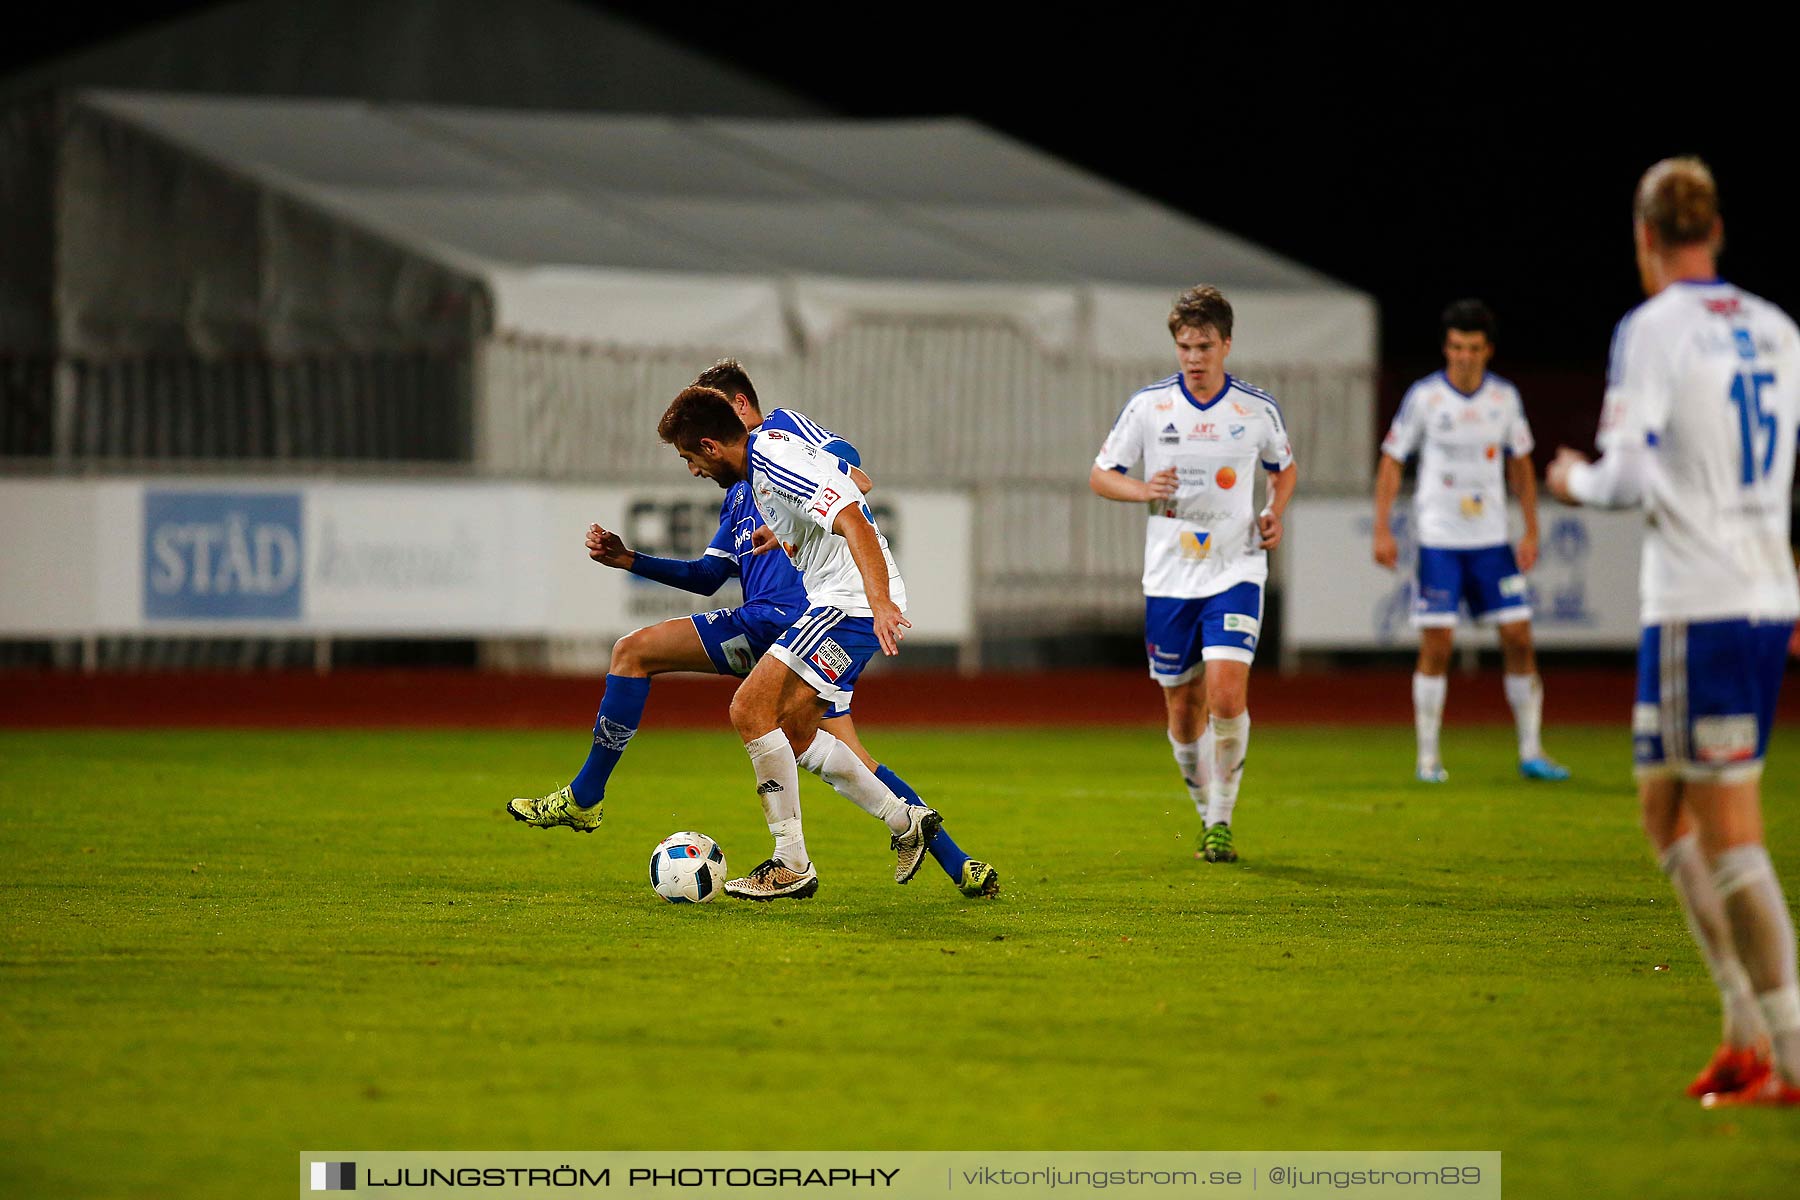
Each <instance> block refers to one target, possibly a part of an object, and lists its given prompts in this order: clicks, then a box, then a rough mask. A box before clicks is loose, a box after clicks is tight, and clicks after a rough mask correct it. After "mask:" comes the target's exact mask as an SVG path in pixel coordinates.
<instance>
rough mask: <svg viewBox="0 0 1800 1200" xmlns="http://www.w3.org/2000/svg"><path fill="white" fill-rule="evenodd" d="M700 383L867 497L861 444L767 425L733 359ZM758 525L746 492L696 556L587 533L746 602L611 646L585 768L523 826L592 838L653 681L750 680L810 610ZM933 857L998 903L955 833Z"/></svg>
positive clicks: (814, 430)
mask: <svg viewBox="0 0 1800 1200" xmlns="http://www.w3.org/2000/svg"><path fill="white" fill-rule="evenodd" d="M694 386H696V387H712V388H716V389H718V390H719V391H720V392H721V393H722V394H724V395H726V396H727V397H728V398H729V403H730V404H731V406H732V409H733V411H734V412H736V414H737V416H738V419H739V421H740V422H741V423H742V424H743V426H744V427H745V428H747V429H752V430H755V429H769V430H779V431H781V432H783V433H785V434H788V435H790V436H792V437H795V438H798V439H800V440H802V441H805V442H807V443H809V444H811V445H815V446H818V447H820V448H822V449H825V450H828V451H829V452H831V453H832V454H834V455H836V456H837V457H839V458H840V459H842V460H844V461H845V462H847V463H848V464H850V466H851V468H852V476H853V478H854V479H855V480H856V482H857V483H858V485H859V487H860V488H861V489H862V490H863V491H864V492H866V491H867V490H868V488H869V486H870V484H869V479H868V476H867V475H865V474H864V473H863V472H862V470H861V467H860V465H859V464H860V462H861V457H860V455H859V454H858V453H857V450H856V447H855V446H853V445H851V444H850V443H849V442H848V441H846V440H844V439H843V438H840V437H838V436H837V435H836V434H834V433H832V432H831V431H830V430H828V429H825V428H824V427H822V426H820V425H819V424H818V423H817V422H814V421H813V420H811V419H810V418H808V417H806V416H805V415H804V414H802V413H798V412H795V411H794V410H792V409H786V408H778V409H774V410H773V411H771V412H769V413H768V414H767V415H766V416H765V415H764V414H763V412H762V411H761V407H760V405H759V403H758V401H757V396H756V389H755V386H754V385H753V384H752V383H751V381H750V376H749V374H748V373H747V372H746V371H745V370H744V368H743V367H742V366H740V365H739V364H738V363H737V362H736V360H734V359H726V360H724V361H722V362H719V363H717V364H715V365H714V366H712V367H709V368H708V369H707V370H706V371H704V372H702V373H701V375H700V377H699V378H698V379H697V380H695V383H694ZM761 523H762V520H761V517H760V516H759V515H758V514H757V511H756V506H755V504H754V503H753V502H752V500H751V497H750V491H749V488H748V487H747V486H745V485H742V484H739V485H734V486H733V487H731V488H730V489H729V490H728V492H727V495H726V498H725V503H724V505H723V506H721V508H720V512H719V529H718V532H717V533H716V534H714V536H713V539H712V544H711V545H709V546H708V547H707V549H706V553H705V554H703V555H702V556H701V557H700V558H698V559H693V560H680V559H665V558H656V557H652V556H651V555H647V554H639V553H636V552H635V551H633V550H631V549H629V548H628V547H627V546H626V545H625V543H624V541H623V540H622V539H621V538H620V537H619V536H618V534H616V533H613V532H612V531H610V530H607V529H605V528H603V527H601V526H599V525H593V526H590V527H589V529H588V535H587V547H588V554H589V556H590V557H591V558H593V559H594V561H595V562H598V563H602V564H604V565H606V566H609V567H615V568H618V569H621V570H626V571H630V572H631V573H632V574H634V575H638V576H641V577H643V578H645V579H651V580H654V581H656V582H658V583H663V584H667V585H668V586H670V587H676V588H681V589H683V590H684V591H689V592H694V593H696V594H698V595H702V596H710V595H712V594H713V593H714V592H716V591H718V590H719V588H720V587H721V586H722V585H723V584H724V582H725V580H726V579H728V578H730V577H731V576H732V575H737V576H738V577H739V579H740V581H741V583H742V586H743V596H744V602H743V604H742V605H740V606H739V607H737V608H726V609H715V610H713V611H712V612H706V613H696V614H694V615H693V616H692V617H677V618H675V619H673V620H669V621H663V622H660V623H659V624H656V625H649V626H646V627H644V628H643V629H639V630H636V631H634V632H632V633H630V634H627V635H626V636H625V637H623V638H621V639H620V640H619V641H618V643H617V644H615V645H614V647H613V655H612V663H611V666H610V668H609V671H608V674H607V679H606V691H605V694H604V695H603V696H602V698H601V702H600V711H599V713H598V715H597V716H596V718H595V722H594V741H593V745H592V747H591V748H590V750H589V752H588V758H587V761H586V762H585V763H584V764H583V765H582V768H581V770H580V771H579V772H578V773H577V774H576V776H575V779H574V780H573V782H571V783H570V784H569V785H567V786H566V787H563V788H559V789H558V790H557V791H555V792H552V793H551V794H550V795H548V796H542V797H538V798H535V799H534V798H527V797H518V798H516V799H514V800H513V801H512V802H511V803H510V804H509V805H508V806H507V807H508V811H509V812H511V813H512V815H513V817H514V818H515V819H516V820H519V821H523V822H525V823H527V824H530V825H535V826H539V827H541V828H548V827H553V826H556V825H567V826H569V827H571V828H574V829H580V830H583V831H586V832H592V831H593V830H594V829H596V828H598V827H599V824H600V819H601V815H602V813H603V811H604V810H603V805H602V801H603V799H604V797H605V794H606V785H607V782H608V780H609V779H610V778H611V775H612V771H613V768H614V767H615V766H617V764H618V762H619V759H620V758H621V757H622V756H623V755H624V753H625V749H626V746H627V745H628V744H629V742H630V740H631V738H632V735H633V734H635V733H636V732H637V729H638V725H639V724H640V722H641V721H642V719H643V714H644V708H645V705H646V703H647V702H648V699H649V694H650V681H651V679H652V677H654V676H656V675H661V674H666V673H668V672H673V671H698V672H716V673H718V674H721V675H736V676H739V677H740V678H741V677H743V676H744V675H747V674H749V672H750V669H751V667H753V666H754V665H755V663H756V661H757V659H759V658H760V657H762V655H763V653H764V652H765V651H766V650H767V649H768V648H769V646H770V645H772V644H773V643H774V641H775V639H776V638H777V637H779V636H780V634H781V632H782V631H783V630H785V629H786V628H787V627H788V625H789V624H791V623H792V622H793V621H794V620H795V619H796V618H797V617H798V615H799V614H800V613H801V612H803V611H804V610H805V608H806V591H805V588H804V587H803V586H802V584H801V581H800V576H799V574H798V573H797V572H796V571H795V570H794V567H793V565H792V564H791V563H789V562H788V561H787V560H786V558H785V557H784V556H782V555H779V554H769V555H761V556H755V555H753V553H752V549H751V540H752V536H753V534H754V532H755V530H756V529H757V527H758V526H759V525H761ZM823 727H824V728H825V729H826V731H827V732H829V733H831V734H832V735H833V737H835V738H836V739H837V740H838V741H840V742H842V743H843V744H844V745H846V746H848V747H849V748H850V750H851V752H852V753H854V754H855V755H856V756H857V758H858V759H859V760H860V761H861V762H862V764H863V766H864V767H866V768H867V769H868V770H869V771H872V772H874V773H875V775H876V776H877V777H878V778H879V779H880V780H881V781H882V782H883V783H884V784H886V785H887V787H888V788H889V789H891V790H892V791H893V792H894V793H896V794H897V795H899V796H900V797H901V798H902V799H903V800H904V801H905V802H906V803H908V804H911V805H918V806H921V807H922V806H923V805H924V801H923V800H921V799H920V798H919V795H918V793H917V792H915V791H914V790H913V789H912V787H911V786H910V785H909V784H908V783H907V782H906V781H905V780H904V779H902V778H900V776H898V775H897V774H895V773H894V772H893V771H892V770H891V769H890V768H888V767H886V766H883V765H882V764H880V763H878V762H876V761H875V759H874V758H873V757H872V756H870V754H869V752H868V751H867V749H865V748H864V746H863V744H862V742H861V740H860V739H859V738H858V737H857V734H856V726H855V724H854V723H853V722H852V721H851V718H850V711H849V706H848V704H847V703H846V704H844V705H841V706H834V707H833V708H832V709H831V710H830V711H829V712H827V713H826V715H825V718H824V722H823ZM928 849H929V851H930V853H931V856H932V858H933V859H935V860H936V861H937V863H938V865H939V866H941V867H942V868H943V869H944V873H945V874H946V875H948V876H949V877H950V880H951V882H953V883H955V884H956V885H957V886H958V888H959V889H961V891H962V892H963V894H964V895H967V896H971V897H973V896H992V895H996V894H998V892H999V890H1000V873H999V872H998V871H996V870H995V869H994V868H993V866H992V865H990V864H988V863H985V862H981V861H979V860H977V859H973V858H970V857H969V856H968V855H967V854H965V853H964V852H963V851H962V849H961V847H959V846H958V845H957V844H956V842H955V841H954V840H953V839H952V838H951V837H950V835H949V834H948V833H946V832H943V831H942V830H940V831H939V832H938V833H937V834H936V835H935V836H934V837H933V838H932V839H931V840H930V843H929V846H928Z"/></svg>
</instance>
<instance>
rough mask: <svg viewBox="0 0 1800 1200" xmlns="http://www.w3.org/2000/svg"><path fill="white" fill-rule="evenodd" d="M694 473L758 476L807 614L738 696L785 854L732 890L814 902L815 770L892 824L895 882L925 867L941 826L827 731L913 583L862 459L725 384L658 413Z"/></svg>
mask: <svg viewBox="0 0 1800 1200" xmlns="http://www.w3.org/2000/svg"><path fill="white" fill-rule="evenodd" d="M656 432H657V435H658V436H659V437H661V438H662V440H663V441H664V442H665V443H667V444H668V445H670V446H673V447H675V449H676V451H677V452H678V453H679V454H680V455H681V459H682V461H683V462H685V463H686V464H687V466H688V470H689V471H690V472H691V473H692V474H694V475H695V476H698V477H703V478H706V479H710V480H712V481H713V482H714V483H716V484H718V485H719V486H720V487H722V488H725V489H726V490H728V491H729V490H730V489H731V488H732V487H734V486H736V485H737V484H739V483H744V484H748V485H749V488H750V492H751V494H752V495H753V496H754V497H755V504H756V510H757V512H758V513H759V514H760V515H761V517H762V519H763V521H764V522H765V524H766V525H767V527H768V530H769V534H770V537H769V538H768V539H767V540H765V541H763V542H761V543H760V545H761V546H762V547H764V548H767V549H773V548H775V547H779V548H780V550H781V552H782V553H783V554H785V555H786V557H787V558H788V559H789V560H790V561H791V562H792V563H793V564H794V567H795V569H796V570H797V571H798V572H799V574H800V578H801V580H802V582H803V583H804V585H805V587H806V604H807V608H806V611H805V612H804V613H803V614H802V615H801V616H800V617H799V618H798V619H797V620H796V621H795V622H794V623H793V624H792V625H790V626H789V627H788V628H787V629H786V630H784V631H783V632H782V633H781V635H780V637H778V638H777V639H776V641H775V644H774V645H772V646H770V647H769V652H768V653H767V654H766V655H764V656H763V658H762V659H761V660H760V661H758V662H757V664H756V666H755V668H754V669H753V670H752V671H751V672H750V674H749V675H748V676H747V677H746V678H745V680H744V683H743V684H742V686H740V687H739V688H738V690H737V694H736V695H735V696H733V697H732V700H731V723H732V725H733V727H734V728H736V730H737V732H738V736H739V737H741V738H742V739H743V740H744V750H745V752H746V753H747V754H748V755H749V757H750V764H751V767H752V768H753V770H754V771H755V772H756V797H757V801H758V803H759V804H760V805H761V806H762V810H763V816H764V818H765V819H766V821H767V823H768V827H769V832H770V834H772V835H773V836H774V839H775V847H774V851H773V853H771V854H770V856H769V857H768V858H767V859H765V860H764V861H763V862H762V863H760V864H758V865H757V866H756V867H755V868H754V869H752V870H751V872H750V873H749V874H748V875H745V876H743V877H742V878H738V879H727V880H726V881H725V884H724V888H723V890H724V892H725V894H726V895H727V896H736V897H739V898H741V899H745V900H760V901H768V900H777V899H784V898H786V899H805V898H806V897H808V896H811V895H812V894H813V893H814V892H816V891H817V890H818V887H819V876H818V872H817V870H816V868H815V866H814V864H813V862H812V859H811V857H810V856H809V855H808V854H807V850H806V836H805V832H804V830H803V828H802V824H801V815H800V804H799V799H800V797H799V782H798V773H799V772H800V771H802V770H805V771H810V772H811V773H813V774H815V775H818V776H819V777H820V778H822V779H824V780H825V781H826V782H827V783H829V784H831V786H832V787H833V788H834V789H835V790H836V791H837V792H838V793H839V794H840V795H842V796H844V797H845V798H846V799H848V800H850V801H851V802H852V803H854V804H855V805H856V806H857V807H858V808H861V809H862V810H863V811H864V812H866V813H868V814H869V815H870V816H872V817H874V818H875V819H877V820H878V821H880V822H881V823H882V825H883V826H884V827H885V828H886V829H887V831H888V833H889V841H888V845H889V847H890V848H891V849H893V850H894V852H895V855H896V857H895V863H894V881H895V882H896V883H905V882H906V881H907V880H909V879H911V878H912V877H913V874H914V873H915V872H917V871H918V869H919V864H920V863H921V861H923V859H924V857H925V853H926V848H927V847H928V846H929V845H930V843H931V841H932V839H933V837H934V835H935V834H936V833H937V831H938V829H939V827H940V826H941V825H942V824H943V818H942V817H940V816H939V815H938V814H937V812H936V811H935V810H933V809H931V808H929V807H925V806H922V805H908V804H906V803H905V802H904V801H902V800H901V799H900V797H899V796H897V795H896V794H895V793H894V792H893V790H892V789H890V788H889V787H888V786H887V785H886V784H885V783H883V782H882V780H881V779H879V778H878V777H877V776H876V775H875V774H874V773H873V772H871V771H869V770H868V768H867V766H866V764H864V763H863V762H862V760H861V759H860V758H859V757H858V756H857V755H856V754H855V753H853V752H852V751H851V750H850V748H849V747H847V746H844V745H842V744H841V743H840V742H839V741H838V740H837V738H836V737H834V736H833V735H832V734H831V733H830V732H829V731H827V730H824V729H822V728H820V724H821V721H822V719H823V718H824V717H825V716H826V715H827V713H828V712H830V711H831V710H832V709H833V708H834V707H835V706H843V707H848V705H849V702H850V700H851V698H852V697H853V695H854V694H855V689H856V682H857V680H858V678H859V677H860V676H861V674H862V671H863V669H864V667H866V666H867V665H868V663H869V661H870V660H871V659H872V658H873V657H874V656H875V655H876V654H877V653H881V654H889V655H891V654H895V653H898V651H899V642H900V638H901V637H902V635H903V631H904V630H905V629H906V627H907V626H908V625H910V624H911V622H909V621H908V620H907V619H906V583H905V581H904V580H903V579H902V578H901V577H900V569H899V566H898V565H897V564H896V563H895V561H894V556H893V553H892V551H891V550H890V548H889V547H888V544H887V539H886V538H885V537H883V536H882V534H881V531H880V529H879V528H878V527H877V526H876V524H875V520H874V515H873V513H872V512H871V511H870V509H869V506H868V505H867V504H866V503H865V502H864V499H863V493H862V489H861V488H859V487H858V486H857V484H856V482H855V480H854V477H853V476H854V472H853V469H852V468H851V466H850V464H849V463H847V462H845V461H844V460H843V459H841V458H839V457H837V456H836V455H834V454H831V453H829V452H827V451H825V450H823V449H821V448H820V447H818V446H816V445H813V444H812V443H811V442H808V441H805V440H803V439H801V438H798V437H795V436H794V435H793V434H790V433H787V432H785V431H783V430H779V429H776V430H771V429H760V430H755V431H746V430H745V429H744V426H743V422H742V420H741V419H740V418H739V417H738V416H737V415H736V414H735V413H734V412H733V410H732V406H731V402H730V401H729V400H728V399H727V398H726V397H725V395H724V394H723V393H721V392H720V391H719V390H718V389H717V388H708V387H691V388H688V389H686V390H685V391H683V392H682V393H681V394H680V395H679V396H677V397H676V398H675V399H674V401H673V402H672V403H671V404H670V405H669V408H668V410H667V411H666V412H664V413H663V417H662V420H661V421H659V422H658V423H657V428H656Z"/></svg>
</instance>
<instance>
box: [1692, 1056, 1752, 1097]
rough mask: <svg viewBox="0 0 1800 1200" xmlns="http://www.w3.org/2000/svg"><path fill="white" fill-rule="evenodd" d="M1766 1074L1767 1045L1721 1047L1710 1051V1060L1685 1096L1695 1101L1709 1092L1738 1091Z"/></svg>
mask: <svg viewBox="0 0 1800 1200" xmlns="http://www.w3.org/2000/svg"><path fill="white" fill-rule="evenodd" d="M1768 1073H1769V1051H1768V1047H1767V1046H1726V1045H1722V1046H1720V1047H1719V1048H1718V1049H1717V1050H1715V1051H1713V1056H1712V1061H1711V1062H1709V1063H1707V1064H1706V1066H1705V1068H1704V1069H1703V1070H1702V1071H1701V1072H1700V1074H1698V1075H1696V1076H1695V1077H1694V1082H1692V1083H1690V1084H1688V1085H1687V1094H1688V1095H1690V1096H1692V1097H1693V1098H1694V1099H1696V1100H1698V1099H1699V1098H1700V1097H1702V1096H1704V1095H1707V1094H1708V1093H1709V1092H1735V1091H1740V1090H1741V1089H1743V1088H1746V1087H1748V1086H1749V1085H1751V1084H1752V1083H1756V1082H1758V1081H1760V1080H1761V1079H1762V1077H1763V1076H1764V1075H1767V1074H1768Z"/></svg>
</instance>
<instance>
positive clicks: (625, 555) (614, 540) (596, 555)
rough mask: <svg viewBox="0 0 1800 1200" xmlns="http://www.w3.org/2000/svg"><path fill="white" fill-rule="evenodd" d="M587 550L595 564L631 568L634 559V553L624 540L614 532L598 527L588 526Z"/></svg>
mask: <svg viewBox="0 0 1800 1200" xmlns="http://www.w3.org/2000/svg"><path fill="white" fill-rule="evenodd" d="M587 550H588V557H589V558H591V559H593V560H594V561H595V562H597V563H604V564H605V565H606V566H609V567H619V568H621V569H624V568H628V567H630V566H631V560H632V558H633V557H634V555H633V554H632V552H631V551H629V550H627V549H626V548H625V541H624V539H623V538H621V537H620V536H619V535H618V534H616V533H614V532H613V531H612V530H610V529H603V528H601V527H600V526H598V525H589V526H588V531H587Z"/></svg>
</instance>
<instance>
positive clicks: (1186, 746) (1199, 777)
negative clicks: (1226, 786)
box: [1169, 725, 1213, 818]
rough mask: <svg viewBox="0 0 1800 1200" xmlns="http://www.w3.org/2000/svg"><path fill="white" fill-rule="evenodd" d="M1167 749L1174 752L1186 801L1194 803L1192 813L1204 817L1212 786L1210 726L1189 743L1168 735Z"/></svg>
mask: <svg viewBox="0 0 1800 1200" xmlns="http://www.w3.org/2000/svg"><path fill="white" fill-rule="evenodd" d="M1169 748H1170V749H1172V750H1174V751H1175V766H1176V767H1177V768H1179V769H1180V771H1181V781H1182V782H1183V783H1185V784H1187V790H1188V799H1190V800H1192V801H1193V802H1194V811H1195V812H1197V813H1199V814H1200V815H1201V817H1203V818H1204V817H1205V816H1206V793H1207V789H1208V788H1209V787H1210V786H1211V785H1212V748H1213V747H1212V726H1210V725H1208V726H1207V728H1206V732H1205V733H1203V734H1201V735H1200V736H1199V738H1197V739H1196V740H1194V741H1191V742H1178V741H1176V740H1175V735H1174V734H1173V733H1171V734H1170V735H1169Z"/></svg>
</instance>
